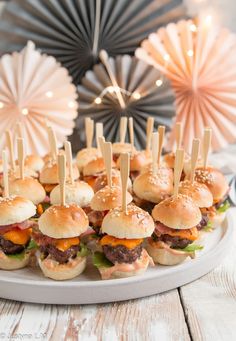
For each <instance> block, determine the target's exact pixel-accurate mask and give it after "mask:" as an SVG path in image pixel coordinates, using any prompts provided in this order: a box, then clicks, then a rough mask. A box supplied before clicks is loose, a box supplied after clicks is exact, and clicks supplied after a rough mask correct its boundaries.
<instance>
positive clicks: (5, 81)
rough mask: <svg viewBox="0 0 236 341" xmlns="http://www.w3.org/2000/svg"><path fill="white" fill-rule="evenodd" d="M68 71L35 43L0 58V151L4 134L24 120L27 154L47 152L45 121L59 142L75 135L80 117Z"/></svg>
mask: <svg viewBox="0 0 236 341" xmlns="http://www.w3.org/2000/svg"><path fill="white" fill-rule="evenodd" d="M71 81H72V79H71V77H70V76H69V74H68V72H67V70H66V69H65V68H63V67H61V66H60V64H59V63H58V62H57V61H56V59H55V58H54V57H50V56H47V55H45V54H41V53H40V52H39V51H37V50H36V49H35V46H34V44H33V43H32V42H28V44H27V46H26V47H25V48H24V49H23V50H22V51H21V52H14V53H13V54H12V55H8V54H6V55H4V56H2V58H1V59H0V134H1V137H2V138H1V140H0V150H2V148H3V147H4V146H5V139H4V138H3V134H4V132H5V130H7V129H9V130H11V131H12V133H13V136H15V140H16V137H17V134H15V131H16V123H17V122H19V121H20V122H22V125H23V128H24V131H23V133H24V137H25V143H26V148H27V153H36V154H40V155H44V154H45V153H46V152H48V148H49V146H48V140H47V132H46V129H45V122H46V121H47V123H48V124H49V125H50V126H51V127H52V128H53V129H54V131H55V133H56V135H57V139H58V144H60V145H62V143H63V141H64V140H65V139H66V136H68V135H70V134H72V131H73V127H74V119H75V118H76V116H77V107H78V104H77V101H76V99H77V92H76V87H75V86H74V85H73V84H72V82H71Z"/></svg>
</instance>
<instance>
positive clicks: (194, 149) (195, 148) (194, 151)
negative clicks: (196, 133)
mask: <svg viewBox="0 0 236 341" xmlns="http://www.w3.org/2000/svg"><path fill="white" fill-rule="evenodd" d="M199 147H200V140H199V139H193V144H192V152H191V174H190V181H191V183H193V182H194V176H195V169H196V166H197V160H198V155H199Z"/></svg>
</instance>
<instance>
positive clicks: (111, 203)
mask: <svg viewBox="0 0 236 341" xmlns="http://www.w3.org/2000/svg"><path fill="white" fill-rule="evenodd" d="M132 200H133V198H132V196H131V195H130V193H129V192H127V203H130V202H131V201H132ZM121 205H122V190H121V187H120V186H112V187H109V186H105V187H104V188H102V189H100V190H99V191H98V192H96V193H95V195H94V197H93V199H92V200H91V203H90V207H91V208H92V210H94V211H107V210H111V209H112V208H115V207H117V206H121Z"/></svg>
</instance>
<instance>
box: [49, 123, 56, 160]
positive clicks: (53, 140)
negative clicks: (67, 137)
mask: <svg viewBox="0 0 236 341" xmlns="http://www.w3.org/2000/svg"><path fill="white" fill-rule="evenodd" d="M48 139H49V144H50V150H51V157H52V160H53V161H56V159H57V155H58V150H57V139H56V135H55V131H54V130H53V128H52V127H48Z"/></svg>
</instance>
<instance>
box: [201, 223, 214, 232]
mask: <svg viewBox="0 0 236 341" xmlns="http://www.w3.org/2000/svg"><path fill="white" fill-rule="evenodd" d="M212 228H213V224H212V222H211V221H208V223H207V225H206V226H205V227H204V229H203V231H205V232H211V231H212Z"/></svg>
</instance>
